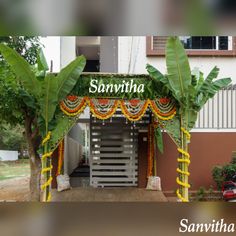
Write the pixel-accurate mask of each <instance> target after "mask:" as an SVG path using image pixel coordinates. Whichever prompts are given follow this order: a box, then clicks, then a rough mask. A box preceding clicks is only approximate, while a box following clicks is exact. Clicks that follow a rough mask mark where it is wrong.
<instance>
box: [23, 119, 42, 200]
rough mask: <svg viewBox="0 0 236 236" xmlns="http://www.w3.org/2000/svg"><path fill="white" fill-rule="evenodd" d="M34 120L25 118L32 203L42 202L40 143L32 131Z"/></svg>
mask: <svg viewBox="0 0 236 236" xmlns="http://www.w3.org/2000/svg"><path fill="white" fill-rule="evenodd" d="M31 126H32V119H31V118H30V117H27V116H26V117H25V135H26V140H27V144H28V152H29V160H30V172H31V173H30V184H29V185H30V186H29V187H30V201H40V192H41V191H40V180H41V159H40V156H39V154H38V153H37V150H38V146H39V142H38V140H37V138H38V137H37V134H35V133H34V134H33V133H32V130H31Z"/></svg>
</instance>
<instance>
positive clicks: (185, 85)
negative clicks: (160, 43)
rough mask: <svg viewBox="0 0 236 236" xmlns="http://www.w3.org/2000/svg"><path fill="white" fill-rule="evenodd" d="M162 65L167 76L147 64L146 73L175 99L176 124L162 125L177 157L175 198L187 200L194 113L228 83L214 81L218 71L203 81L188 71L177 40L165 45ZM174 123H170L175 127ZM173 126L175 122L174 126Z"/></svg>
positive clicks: (173, 39)
mask: <svg viewBox="0 0 236 236" xmlns="http://www.w3.org/2000/svg"><path fill="white" fill-rule="evenodd" d="M166 66H167V74H166V75H163V74H162V73H161V72H160V71H158V70H157V69H156V68H154V67H153V66H151V65H149V64H148V65H147V67H146V68H147V71H148V73H149V75H150V77H151V78H152V79H153V80H154V81H156V83H159V84H161V85H162V86H163V87H165V88H166V91H168V92H169V94H170V96H172V97H173V98H174V99H175V100H176V107H177V108H178V114H177V115H176V117H175V118H174V119H175V121H176V119H179V125H176V126H175V127H174V126H173V125H170V124H169V125H168V126H166V128H167V132H168V131H170V130H171V133H172V135H173V134H178V135H177V136H175V137H174V139H175V141H176V144H177V145H178V151H179V153H180V157H179V158H178V162H179V167H178V169H177V172H178V174H179V176H178V178H177V183H178V184H179V185H180V188H179V189H178V191H177V196H178V197H179V198H180V200H181V201H184V202H187V201H189V195H188V188H189V187H190V185H189V183H188V176H189V171H188V166H189V164H190V156H189V153H188V148H189V147H188V146H189V143H190V137H191V136H190V133H189V132H190V131H191V129H192V128H193V127H194V125H195V123H196V120H197V115H198V112H199V111H200V110H201V108H202V107H203V106H204V104H205V103H206V102H207V101H208V100H209V99H210V98H213V97H214V95H215V94H216V93H217V92H218V91H219V90H220V89H222V88H224V87H227V86H228V85H229V84H230V83H231V79H230V78H223V79H218V80H216V78H217V76H218V74H219V69H218V68H217V67H214V68H213V69H212V70H211V72H210V73H209V75H208V76H207V77H206V78H205V79H204V77H203V73H202V72H200V71H197V70H194V71H193V72H191V69H190V65H189V60H188V57H187V55H186V52H185V50H184V47H183V45H182V43H181V41H180V40H179V38H178V37H170V38H169V39H168V41H167V44H166ZM175 123H176V122H174V124H175ZM176 124H177V123H176Z"/></svg>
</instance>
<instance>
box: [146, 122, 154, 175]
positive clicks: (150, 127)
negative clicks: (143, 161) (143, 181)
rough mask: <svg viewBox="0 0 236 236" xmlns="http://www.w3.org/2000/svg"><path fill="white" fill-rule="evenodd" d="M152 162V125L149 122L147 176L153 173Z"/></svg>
mask: <svg viewBox="0 0 236 236" xmlns="http://www.w3.org/2000/svg"><path fill="white" fill-rule="evenodd" d="M153 163H154V126H153V124H150V125H149V126H148V166H147V177H149V176H152V175H153Z"/></svg>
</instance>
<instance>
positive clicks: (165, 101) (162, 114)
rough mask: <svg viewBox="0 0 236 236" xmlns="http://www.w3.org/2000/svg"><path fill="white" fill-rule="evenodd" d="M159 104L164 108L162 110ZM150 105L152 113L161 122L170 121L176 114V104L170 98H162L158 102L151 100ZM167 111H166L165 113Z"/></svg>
mask: <svg viewBox="0 0 236 236" xmlns="http://www.w3.org/2000/svg"><path fill="white" fill-rule="evenodd" d="M157 104H159V105H160V106H162V107H163V109H160V108H159V107H158V106H157ZM149 105H150V107H151V109H152V112H153V113H154V114H155V115H156V116H157V117H158V118H159V119H161V120H170V119H172V118H173V117H174V116H175V114H176V107H175V104H174V103H172V101H171V100H170V99H169V98H160V99H156V100H149ZM164 110H166V111H164Z"/></svg>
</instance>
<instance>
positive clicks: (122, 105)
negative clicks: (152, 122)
mask: <svg viewBox="0 0 236 236" xmlns="http://www.w3.org/2000/svg"><path fill="white" fill-rule="evenodd" d="M148 105H149V103H148V101H146V102H145V104H144V105H143V107H142V109H141V110H140V111H139V113H138V114H137V115H132V114H131V113H130V112H129V111H128V109H127V108H126V106H125V103H124V101H120V108H121V111H122V113H123V114H124V116H125V117H126V118H127V119H128V120H130V121H138V120H140V119H141V118H142V117H143V116H144V114H145V112H146V110H147V108H148Z"/></svg>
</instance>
